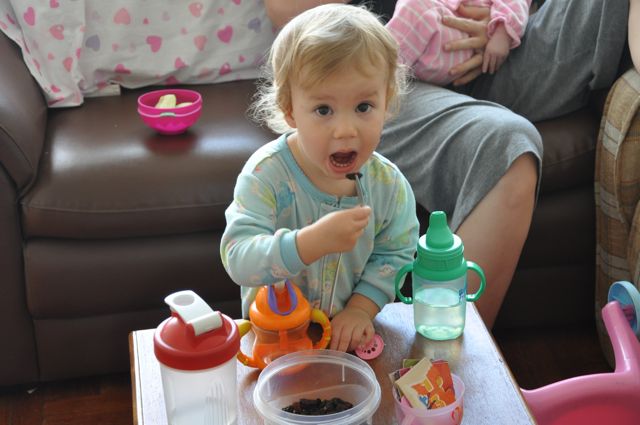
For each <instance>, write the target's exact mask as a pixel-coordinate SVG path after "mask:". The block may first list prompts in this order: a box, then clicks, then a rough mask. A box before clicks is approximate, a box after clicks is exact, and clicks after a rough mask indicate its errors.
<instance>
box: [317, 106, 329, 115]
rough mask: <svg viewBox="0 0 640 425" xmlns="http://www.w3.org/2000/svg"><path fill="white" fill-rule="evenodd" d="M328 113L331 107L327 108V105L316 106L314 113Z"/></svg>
mask: <svg viewBox="0 0 640 425" xmlns="http://www.w3.org/2000/svg"><path fill="white" fill-rule="evenodd" d="M330 113H331V108H329V107H328V106H327V105H322V106H318V107H317V108H316V114H318V115H321V116H326V115H329V114H330Z"/></svg>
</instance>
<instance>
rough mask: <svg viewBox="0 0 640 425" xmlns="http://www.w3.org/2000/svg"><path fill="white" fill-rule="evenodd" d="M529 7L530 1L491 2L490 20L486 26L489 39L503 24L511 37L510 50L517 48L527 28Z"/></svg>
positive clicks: (508, 0)
mask: <svg viewBox="0 0 640 425" xmlns="http://www.w3.org/2000/svg"><path fill="white" fill-rule="evenodd" d="M530 6H531V0H493V2H492V5H491V19H490V20H489V24H488V25H487V34H488V35H489V37H491V36H492V35H493V33H494V32H495V31H496V28H497V26H498V25H499V24H503V25H504V28H505V29H506V30H507V34H509V37H511V48H512V49H513V48H515V47H518V46H519V45H520V39H521V38H522V35H523V34H524V30H525V28H526V27H527V21H528V20H529V7H530Z"/></svg>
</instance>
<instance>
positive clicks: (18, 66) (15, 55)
mask: <svg viewBox="0 0 640 425" xmlns="http://www.w3.org/2000/svg"><path fill="white" fill-rule="evenodd" d="M0 58H2V60H0V166H2V167H4V169H5V171H6V172H7V173H8V175H9V176H10V177H11V179H12V180H13V182H14V183H15V186H16V188H17V191H18V193H23V192H24V191H25V189H26V188H27V187H28V186H29V185H30V184H31V183H32V182H33V181H34V180H35V176H36V173H37V169H38V162H39V161H40V155H41V154H42V146H43V144H44V135H45V130H46V125H47V105H46V102H45V99H44V97H43V95H42V92H41V91H40V87H39V86H38V84H37V83H36V81H35V80H34V79H33V78H32V77H31V74H30V73H29V70H28V69H27V67H26V65H25V64H24V62H23V60H22V54H21V52H20V49H18V47H17V46H16V45H15V43H13V41H11V40H10V39H9V38H8V37H7V36H6V35H4V34H3V33H0Z"/></svg>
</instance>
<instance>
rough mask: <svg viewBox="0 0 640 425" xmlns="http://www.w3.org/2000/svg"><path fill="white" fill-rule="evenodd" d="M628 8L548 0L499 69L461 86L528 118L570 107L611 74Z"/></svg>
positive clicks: (609, 2) (623, 0) (595, 0)
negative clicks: (519, 43)
mask: <svg viewBox="0 0 640 425" xmlns="http://www.w3.org/2000/svg"><path fill="white" fill-rule="evenodd" d="M634 1H635V0H634ZM628 13H629V0H589V1H585V0H564V1H560V0H547V1H546V2H545V3H544V5H543V6H542V7H541V8H540V10H538V11H537V12H536V13H534V14H533V15H531V17H530V19H529V23H528V25H527V29H526V31H525V34H524V36H523V37H522V44H521V45H520V46H518V47H517V48H515V49H514V50H512V51H511V52H510V54H509V57H508V58H507V60H506V61H505V63H504V64H503V65H502V67H501V68H500V69H499V70H498V72H497V73H495V74H494V75H488V74H485V75H482V76H480V77H479V78H478V79H477V80H476V81H474V82H472V83H470V84H469V85H467V86H465V87H463V88H461V89H460V90H461V91H462V92H464V93H466V94H469V95H471V96H473V97H475V98H477V99H486V100H491V101H494V102H497V103H499V104H501V105H504V106H507V107H508V108H510V109H511V110H512V111H514V112H516V113H518V114H521V115H524V116H525V117H527V118H528V119H530V120H531V121H533V122H536V121H539V120H543V119H548V118H554V117H557V116H560V115H563V114H566V113H569V112H572V111H575V110H577V109H579V108H581V107H583V106H585V105H586V103H587V102H588V99H589V93H590V91H592V90H597V89H600V88H605V87H610V86H611V84H612V82H613V81H614V79H615V78H616V76H617V71H618V66H619V63H620V58H621V56H622V53H623V50H624V48H625V42H626V38H627V21H628Z"/></svg>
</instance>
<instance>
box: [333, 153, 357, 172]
mask: <svg viewBox="0 0 640 425" xmlns="http://www.w3.org/2000/svg"><path fill="white" fill-rule="evenodd" d="M357 157H358V153H357V152H356V151H347V152H335V153H332V154H331V155H330V156H329V161H330V162H331V165H333V166H334V167H336V168H345V169H346V168H349V167H351V166H352V165H353V164H354V163H355V162H356V158H357Z"/></svg>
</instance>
